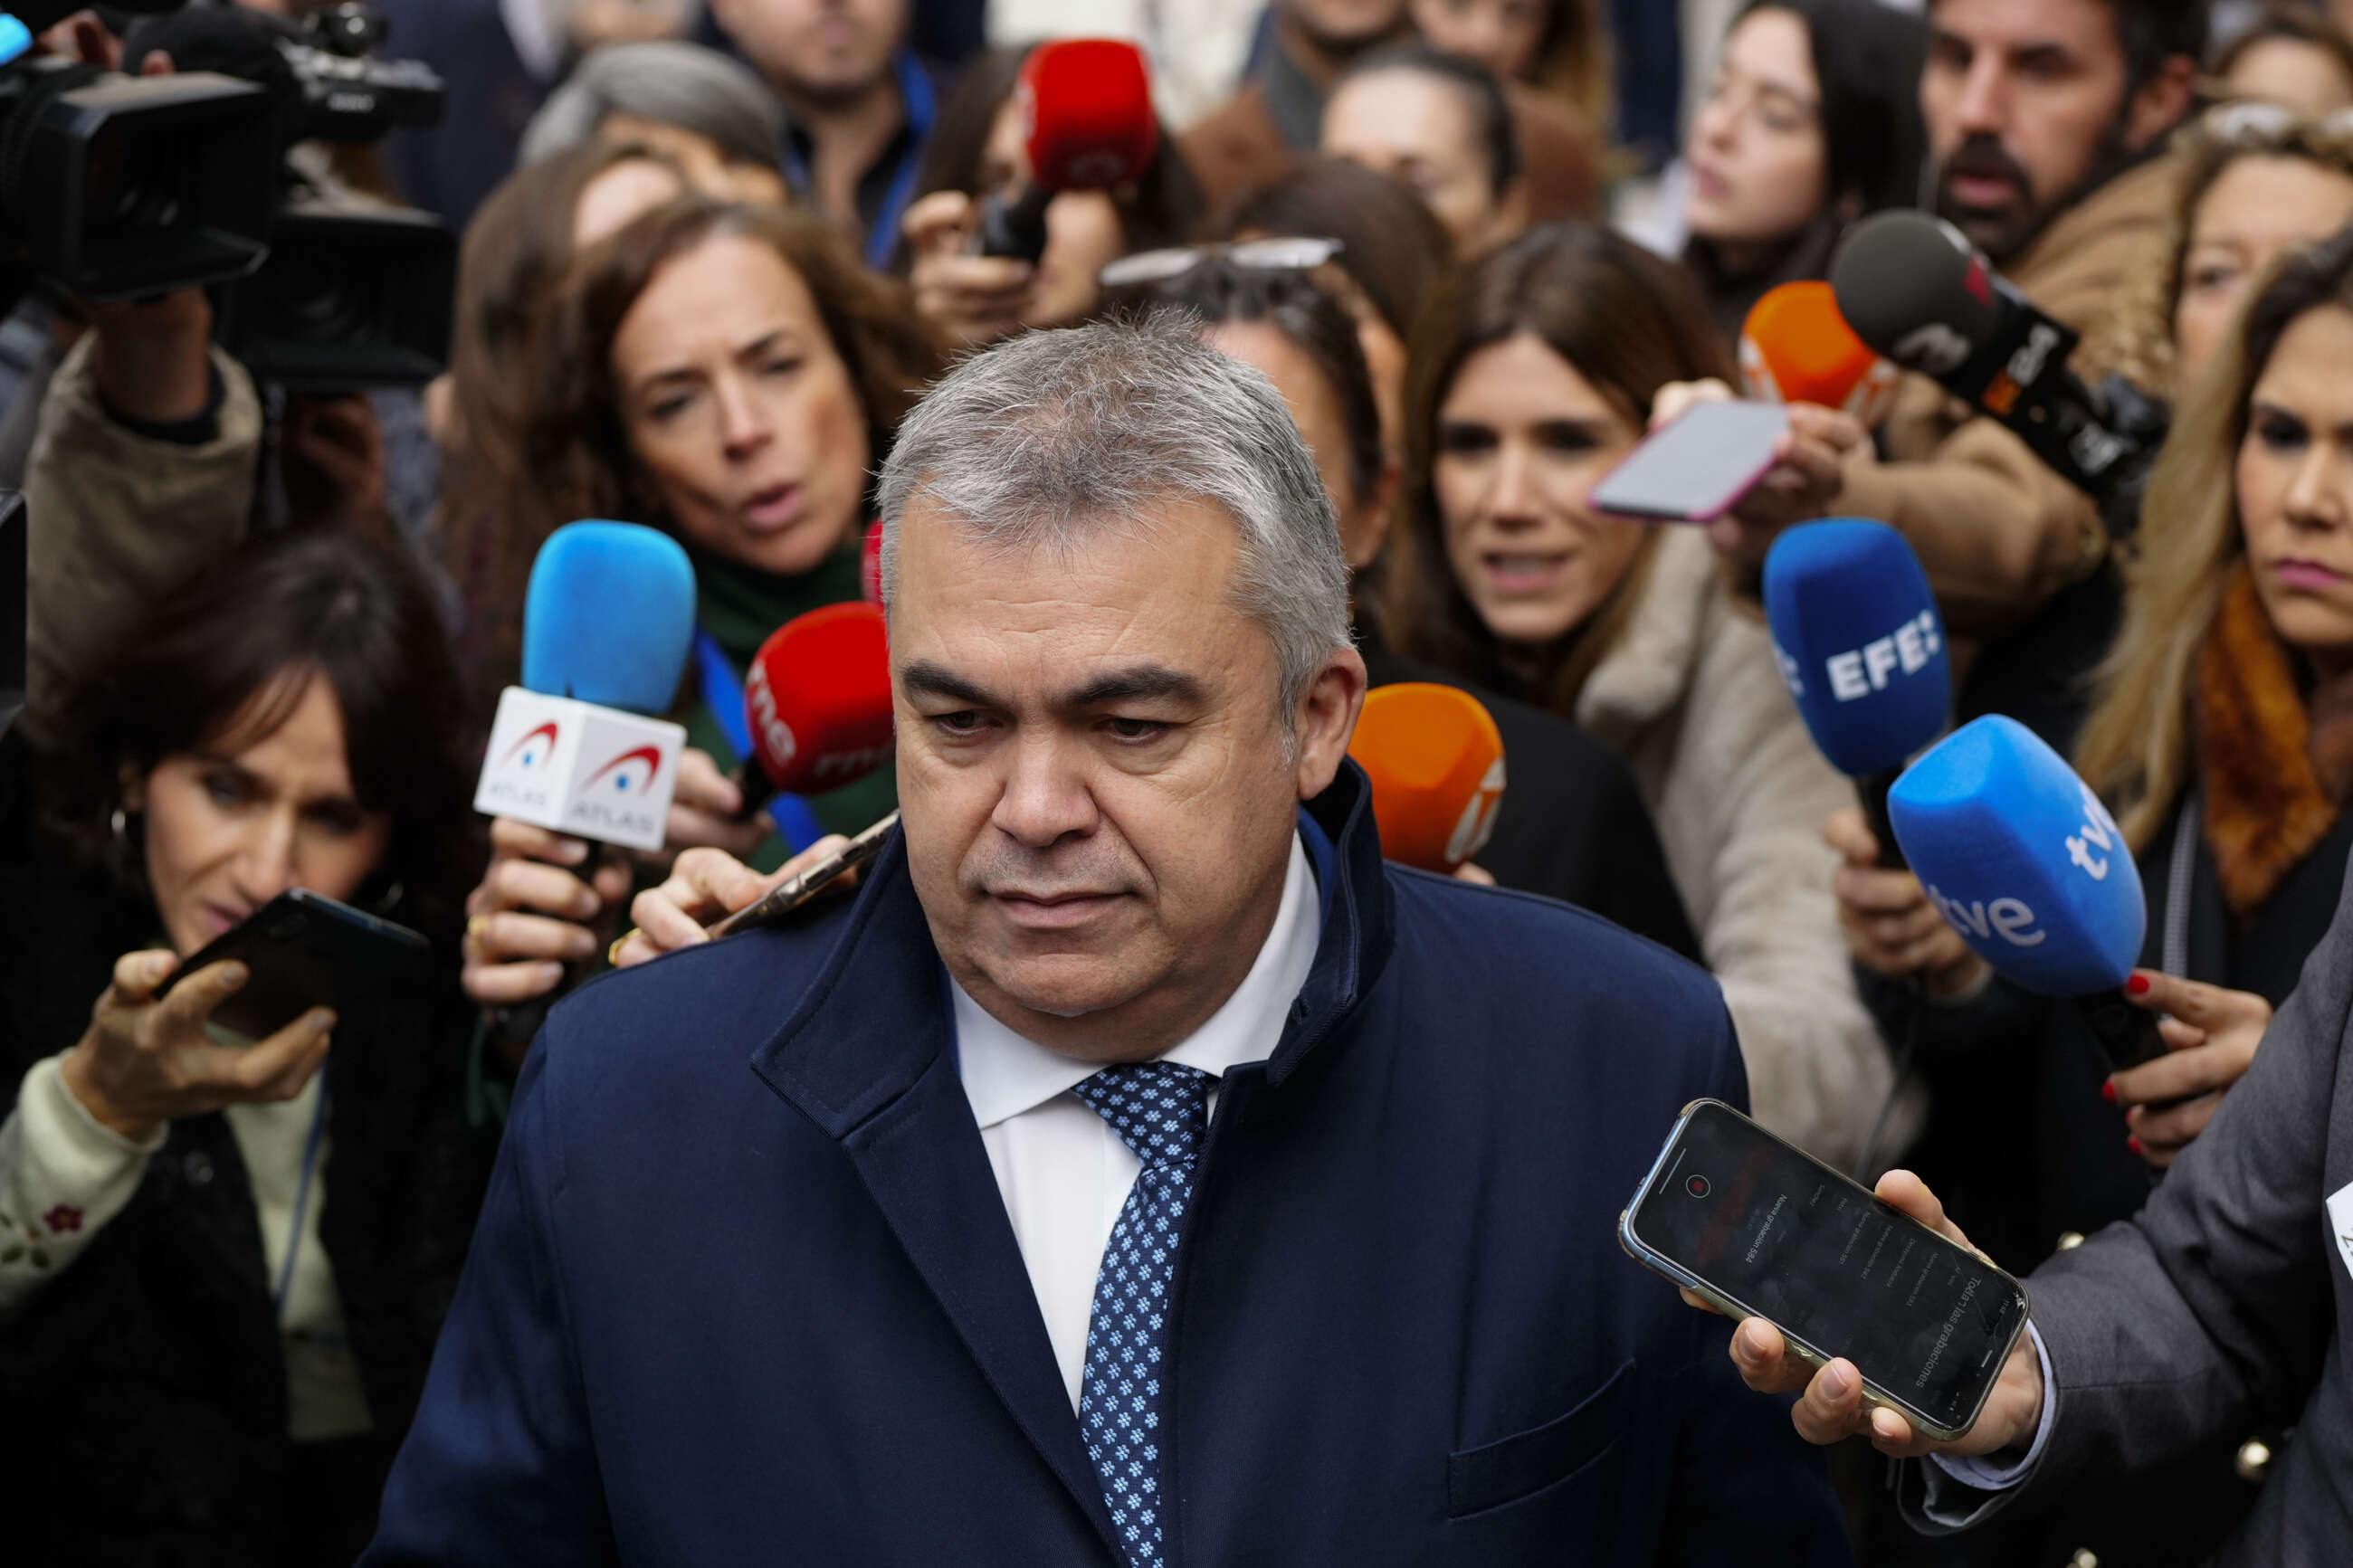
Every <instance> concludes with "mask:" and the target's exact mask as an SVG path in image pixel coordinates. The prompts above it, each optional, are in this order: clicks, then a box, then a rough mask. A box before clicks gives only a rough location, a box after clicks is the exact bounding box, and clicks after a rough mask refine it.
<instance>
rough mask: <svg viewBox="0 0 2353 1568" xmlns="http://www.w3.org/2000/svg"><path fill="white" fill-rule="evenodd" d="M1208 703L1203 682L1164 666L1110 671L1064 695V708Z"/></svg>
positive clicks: (1135, 667) (1156, 665) (1152, 665)
mask: <svg viewBox="0 0 2353 1568" xmlns="http://www.w3.org/2000/svg"><path fill="white" fill-rule="evenodd" d="M1163 700H1165V701H1175V702H1182V703H1189V704H1193V705H1197V706H1198V704H1200V703H1203V702H1205V701H1207V700H1208V689H1206V688H1204V687H1203V686H1202V684H1201V683H1200V681H1198V680H1197V679H1194V678H1193V677H1192V676H1189V675H1187V674H1186V673H1185V672H1184V671H1183V670H1181V669H1171V668H1168V667H1167V666H1166V665H1164V664H1139V665H1136V666H1134V667H1133V668H1127V669H1114V670H1109V671H1106V672H1105V673H1103V674H1102V675H1098V676H1096V677H1095V678H1094V679H1092V680H1090V681H1088V682H1087V683H1086V684H1085V685H1084V686H1082V687H1079V688H1078V689H1075V690H1073V691H1071V692H1069V693H1067V694H1065V695H1064V697H1063V698H1062V706H1063V707H1065V708H1101V707H1103V705H1104V704H1106V703H1111V702H1151V701H1163Z"/></svg>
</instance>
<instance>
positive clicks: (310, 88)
mask: <svg viewBox="0 0 2353 1568" xmlns="http://www.w3.org/2000/svg"><path fill="white" fill-rule="evenodd" d="M391 32H392V26H391V24H390V23H389V22H387V21H386V20H385V17H384V16H383V14H382V13H380V12H376V11H373V10H370V9H369V8H368V7H367V6H365V5H337V6H335V7H333V8H332V9H331V10H326V11H321V12H318V13H316V14H315V15H313V16H311V17H309V18H308V19H307V20H305V21H303V22H301V23H299V24H297V25H296V26H295V28H294V31H293V33H292V34H291V36H290V37H282V38H280V39H279V40H278V52H279V53H280V55H281V56H283V57H284V58H285V60H286V63H287V65H288V66H289V67H290V68H291V69H292V71H293V73H294V79H295V81H296V82H297V83H299V84H300V85H301V92H302V107H301V114H300V118H299V121H298V123H299V126H300V129H299V130H298V132H297V133H296V139H297V140H300V141H313V140H315V141H320V142H342V143H343V144H345V145H351V144H355V143H362V142H374V141H375V140H377V139H378V138H380V137H382V136H383V135H384V133H385V132H387V131H392V130H395V129H397V128H398V127H400V126H404V125H431V124H434V123H436V122H437V121H439V120H440V118H441V105H442V100H443V98H444V97H445V89H443V87H442V84H441V79H440V78H439V77H438V76H437V75H435V74H434V72H433V69H432V68H431V67H429V66H427V65H426V64H425V63H424V62H423V61H421V60H385V59H378V58H376V55H375V51H376V50H377V49H378V48H379V47H382V46H383V44H384V41H385V38H386V37H389V36H390V35H391Z"/></svg>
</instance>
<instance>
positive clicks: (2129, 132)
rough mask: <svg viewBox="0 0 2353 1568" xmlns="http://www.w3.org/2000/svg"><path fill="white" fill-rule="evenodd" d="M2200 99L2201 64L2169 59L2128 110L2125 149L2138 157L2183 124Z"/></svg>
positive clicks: (2183, 58)
mask: <svg viewBox="0 0 2353 1568" xmlns="http://www.w3.org/2000/svg"><path fill="white" fill-rule="evenodd" d="M2197 98H2198V62H2197V61H2196V60H2193V59H2191V58H2189V56H2188V55H2168V56H2167V57H2166V58H2165V63H2164V64H2162V65H2160V66H2158V68H2157V69H2156V70H2155V71H2154V72H2152V73H2151V74H2150V76H2149V79H2147V81H2145V82H2143V83H2141V84H2140V90H2139V91H2137V92H2136V93H2134V94H2133V97H2132V102H2130V103H2129V104H2127V105H2126V106H2125V146H2126V148H2127V149H2129V150H2130V151H2132V152H2135V153H2137V152H2139V151H2140V150H2141V149H2142V148H2144V147H2147V146H2148V145H2149V144H2150V143H2151V142H2156V141H2157V140H2158V139H2159V138H2160V137H2162V136H2164V135H2165V134H2166V133H2167V132H2169V131H2171V130H2172V129H2173V128H2174V127H2175V126H2177V125H2179V124H2180V123H2181V121H2182V120H2183V119H2184V118H2185V117H2187V116H2188V114H2189V106H2190V105H2191V104H2192V103H2194V102H2196V101H2197Z"/></svg>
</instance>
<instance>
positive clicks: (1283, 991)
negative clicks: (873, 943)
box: [948, 833, 1324, 1128]
mask: <svg viewBox="0 0 2353 1568" xmlns="http://www.w3.org/2000/svg"><path fill="white" fill-rule="evenodd" d="M1323 928H1324V921H1323V912H1322V910H1321V908H1320V901H1319V900H1318V897H1317V890H1316V885H1315V876H1314V871H1313V870H1311V869H1310V868H1309V866H1308V861H1307V851H1306V849H1305V848H1304V847H1303V846H1302V845H1301V843H1300V841H1299V836H1298V835H1297V834H1296V833H1294V834H1293V835H1292V837H1291V863H1290V865H1289V867H1288V868H1286V869H1285V870H1284V872H1283V877H1282V904H1281V905H1280V906H1279V907H1278V908H1277V909H1276V910H1275V916H1274V926H1273V929H1271V931H1268V932H1267V933H1266V942H1265V943H1264V945H1262V946H1261V947H1260V949H1259V951H1258V958H1257V960H1256V961H1255V962H1253V963H1251V964H1250V973H1248V974H1246V975H1244V976H1243V977H1242V983H1241V984H1240V985H1238V986H1236V987H1235V988H1234V994H1232V995H1230V996H1229V997H1227V998H1226V1001H1225V1005H1223V1006H1221V1007H1219V1009H1218V1010H1217V1011H1216V1012H1215V1013H1212V1014H1211V1015H1210V1016H1209V1017H1208V1022H1206V1023H1204V1024H1203V1025H1202V1026H1200V1027H1199V1028H1198V1029H1196V1030H1194V1031H1193V1033H1192V1034H1190V1035H1188V1036H1187V1037H1185V1039H1183V1040H1182V1041H1180V1042H1179V1043H1178V1044H1177V1045H1176V1047H1174V1048H1172V1049H1170V1050H1169V1051H1167V1052H1166V1053H1165V1054H1164V1055H1163V1056H1162V1057H1161V1058H1160V1059H1161V1060H1162V1061H1171V1062H1179V1063H1182V1064H1183V1065H1184V1066H1186V1067H1189V1068H1198V1069H1200V1070H1201V1071H1202V1072H1205V1073H1207V1074H1208V1075H1209V1076H1210V1077H1212V1078H1221V1077H1223V1076H1224V1075H1225V1073H1226V1071H1227V1070H1228V1069H1229V1068H1235V1067H1239V1066H1240V1065H1241V1064H1242V1063H1244V1062H1255V1061H1263V1060H1265V1059H1266V1058H1268V1057H1270V1056H1271V1055H1273V1054H1274V1047H1275V1043H1276V1042H1277V1041H1278V1040H1280V1039H1281V1038H1282V1029H1283V1024H1284V1021H1285V1019H1286V1018H1287V1017H1288V1016H1289V1015H1290V1010H1291V1004H1292V1000H1293V998H1294V997H1296V996H1297V995H1298V994H1299V991H1300V987H1302V986H1303V985H1304V984H1306V983H1307V974H1308V971H1309V970H1310V969H1312V968H1313V967H1314V963H1315V949H1316V946H1317V943H1318V942H1320V941H1321V939H1322V937H1323ZM948 996H949V1005H950V1007H951V1009H952V1011H953V1014H954V1017H955V1039H956V1060H957V1066H958V1068H960V1070H961V1071H962V1073H963V1075H964V1090H965V1098H966V1099H968V1100H971V1102H972V1114H973V1120H975V1121H977V1122H978V1123H979V1124H980V1125H981V1126H982V1127H983V1128H989V1127H994V1126H996V1125H997V1123H998V1122H1000V1121H1009V1120H1011V1119H1012V1118H1013V1117H1016V1116H1018V1115H1020V1114H1021V1113H1022V1112H1023V1111H1025V1110H1035V1109H1037V1108H1038V1107H1039V1106H1040V1105H1043V1104H1045V1103H1046V1101H1048V1100H1051V1099H1053V1098H1054V1097H1055V1096H1056V1095H1058V1094H1061V1093H1064V1092H1066V1091H1067V1090H1069V1089H1071V1088H1073V1087H1075V1086H1076V1085H1078V1084H1081V1083H1083V1082H1084V1081H1086V1080H1087V1079H1090V1078H1092V1077H1093V1076H1094V1075H1095V1074H1096V1073H1097V1072H1100V1071H1101V1070H1102V1069H1103V1064H1102V1063H1101V1062H1082V1061H1075V1060H1073V1059H1072V1058H1069V1057H1066V1056H1063V1055H1061V1054H1060V1052H1057V1051H1052V1050H1049V1049H1047V1048H1046V1047H1044V1046H1041V1045H1039V1044H1038V1043H1037V1042H1035V1041H1034V1040H1030V1039H1028V1038H1025V1037H1022V1036H1020V1035H1018V1034H1015V1033H1014V1032H1013V1031H1012V1030H1011V1029H1008V1028H1007V1027H1006V1026H1004V1025H1003V1024H1001V1023H999V1022H997V1019H996V1018H994V1017H992V1016H990V1015H989V1014H988V1013H987V1011H986V1010H985V1009H983V1008H982V1006H981V1005H980V1004H979V1003H977V1002H976V1001H974V1000H973V999H972V998H971V997H970V996H969V995H967V994H965V989H964V987H963V986H961V985H959V984H956V983H955V979H954V977H950V979H949V981H948Z"/></svg>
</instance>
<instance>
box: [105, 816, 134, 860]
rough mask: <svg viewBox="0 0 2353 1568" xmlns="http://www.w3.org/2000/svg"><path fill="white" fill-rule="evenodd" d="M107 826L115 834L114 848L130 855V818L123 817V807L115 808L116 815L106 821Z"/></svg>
mask: <svg viewBox="0 0 2353 1568" xmlns="http://www.w3.org/2000/svg"><path fill="white" fill-rule="evenodd" d="M106 825H107V826H108V827H110V828H111V829H112V830H113V832H114V847H116V848H117V849H120V850H121V851H122V852H123V853H124V854H125V855H128V854H130V853H131V826H130V818H128V817H127V816H124V815H123V813H122V808H121V806H119V805H118V806H116V807H115V808H114V815H113V816H110V817H108V818H107V819H106Z"/></svg>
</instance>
